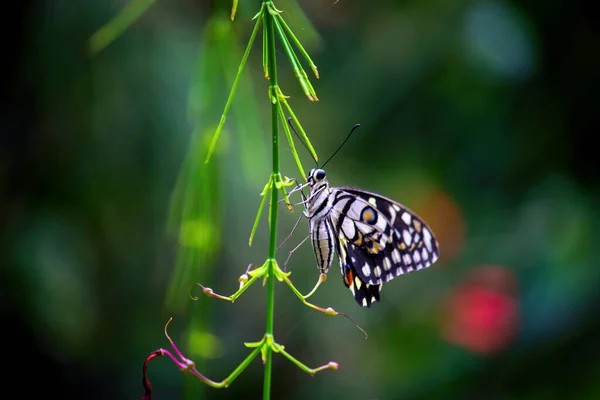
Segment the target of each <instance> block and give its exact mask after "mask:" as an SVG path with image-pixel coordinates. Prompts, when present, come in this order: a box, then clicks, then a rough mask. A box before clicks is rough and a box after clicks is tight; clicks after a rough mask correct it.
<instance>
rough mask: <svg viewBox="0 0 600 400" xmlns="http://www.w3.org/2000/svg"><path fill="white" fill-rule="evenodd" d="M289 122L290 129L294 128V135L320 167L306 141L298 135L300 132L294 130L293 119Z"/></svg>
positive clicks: (290, 118) (289, 118)
mask: <svg viewBox="0 0 600 400" xmlns="http://www.w3.org/2000/svg"><path fill="white" fill-rule="evenodd" d="M287 122H288V125H289V126H290V128H292V131H293V132H294V134H295V135H296V136H297V137H298V140H300V142H301V143H302V145H303V146H304V148H305V149H306V151H308V154H310V156H311V157H312V159H313V160H314V161H315V164H317V167H318V166H319V163H318V162H317V160H316V159H315V158H314V157H313V155H312V153H311V152H310V150H309V148H308V146H307V145H306V143H305V142H304V140H302V138H301V137H300V135H298V132H296V129H295V128H294V125H293V124H292V117H288V119H287Z"/></svg>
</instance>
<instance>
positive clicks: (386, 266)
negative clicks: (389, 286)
mask: <svg viewBox="0 0 600 400" xmlns="http://www.w3.org/2000/svg"><path fill="white" fill-rule="evenodd" d="M391 266H392V263H391V261H390V259H389V258H388V257H386V258H384V259H383V269H385V270H386V271H389V269H390V268H391Z"/></svg>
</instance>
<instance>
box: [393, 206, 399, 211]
mask: <svg viewBox="0 0 600 400" xmlns="http://www.w3.org/2000/svg"><path fill="white" fill-rule="evenodd" d="M392 207H394V210H396V211H400V207H398V206H397V205H396V204H392Z"/></svg>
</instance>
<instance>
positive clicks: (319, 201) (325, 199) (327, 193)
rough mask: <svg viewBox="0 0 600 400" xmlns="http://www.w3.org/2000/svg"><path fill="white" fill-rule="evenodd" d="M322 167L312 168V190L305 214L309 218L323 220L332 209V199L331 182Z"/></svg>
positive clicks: (309, 182)
mask: <svg viewBox="0 0 600 400" xmlns="http://www.w3.org/2000/svg"><path fill="white" fill-rule="evenodd" d="M324 174H325V172H324V171H323V170H322V169H312V170H311V171H310V174H309V177H308V185H309V187H310V191H309V194H308V199H307V200H306V209H305V212H304V214H305V215H306V217H307V218H309V219H314V220H317V221H318V220H321V219H323V218H325V217H326V216H327V215H328V214H329V212H330V211H331V206H332V199H331V194H332V193H331V189H330V187H329V182H327V178H325V175H324Z"/></svg>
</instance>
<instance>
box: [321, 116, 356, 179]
mask: <svg viewBox="0 0 600 400" xmlns="http://www.w3.org/2000/svg"><path fill="white" fill-rule="evenodd" d="M359 126H360V124H356V125H354V126H353V127H352V129H351V130H350V133H349V134H348V136H346V139H344V141H343V142H342V144H340V147H338V148H337V150H336V151H335V152H334V153H333V154H332V155H331V157H329V158H328V159H327V161H325V162H324V163H323V165H321V168H325V164H327V163H328V162H329V161H331V159H332V158H333V156H335V155H336V154H337V153H338V152H339V151H340V150H341V149H342V147H344V145H345V144H346V142H347V141H348V139H350V136H352V133H353V132H354V131H355V130H356V128H358V127H359Z"/></svg>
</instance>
